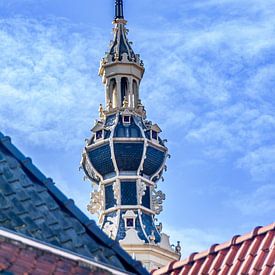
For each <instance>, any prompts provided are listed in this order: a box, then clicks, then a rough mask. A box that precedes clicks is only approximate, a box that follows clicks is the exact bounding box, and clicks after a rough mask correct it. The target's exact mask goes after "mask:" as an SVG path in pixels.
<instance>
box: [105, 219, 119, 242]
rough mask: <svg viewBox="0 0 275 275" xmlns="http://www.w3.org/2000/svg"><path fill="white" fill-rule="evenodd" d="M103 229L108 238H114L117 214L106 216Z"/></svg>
mask: <svg viewBox="0 0 275 275" xmlns="http://www.w3.org/2000/svg"><path fill="white" fill-rule="evenodd" d="M103 231H104V232H105V233H106V234H107V235H108V236H109V238H114V236H115V234H116V231H117V216H115V217H108V218H107V222H106V223H105V224H104V227H103Z"/></svg>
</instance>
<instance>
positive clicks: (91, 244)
mask: <svg viewBox="0 0 275 275" xmlns="http://www.w3.org/2000/svg"><path fill="white" fill-rule="evenodd" d="M0 226H1V227H4V228H7V229H10V230H13V231H16V232H20V233H22V234H24V235H26V236H30V237H32V238H35V239H38V240H41V241H43V242H47V243H50V244H52V245H56V246H59V247H62V248H65V249H68V250H71V251H73V252H75V253H79V254H81V255H84V256H87V257H90V258H92V259H94V260H96V261H99V262H102V263H106V264H109V265H113V266H115V267H117V268H121V269H124V270H127V271H129V272H134V273H138V274H146V273H147V272H146V270H145V269H144V268H143V267H142V265H141V263H140V262H137V261H135V260H133V259H132V258H131V257H130V256H129V255H128V254H127V253H126V252H125V251H124V250H123V249H122V248H121V247H120V246H119V244H118V243H117V242H116V241H113V240H111V239H109V238H108V237H107V236H106V235H105V234H104V233H103V232H102V231H101V230H100V229H99V228H98V227H97V225H96V223H95V222H94V221H93V220H90V219H88V218H87V216H85V215H84V214H83V213H82V212H81V211H80V210H79V209H78V208H77V207H76V206H75V204H74V202H73V200H71V199H68V198H67V197H66V196H65V195H64V194H63V193H62V192H61V191H60V190H59V189H58V188H57V187H56V186H55V184H54V183H53V181H52V180H51V179H49V178H46V177H45V176H44V175H43V174H42V173H41V172H40V171H39V170H38V169H37V168H36V167H35V166H34V165H33V164H32V161H31V159H30V158H26V157H25V156H24V155H23V154H22V153H21V152H20V151H19V150H18V149H17V148H16V147H15V146H14V145H13V144H12V143H11V140H10V138H9V137H5V136H4V135H3V134H2V133H1V132H0Z"/></svg>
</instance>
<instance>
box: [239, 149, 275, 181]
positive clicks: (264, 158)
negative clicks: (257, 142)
mask: <svg viewBox="0 0 275 275" xmlns="http://www.w3.org/2000/svg"><path fill="white" fill-rule="evenodd" d="M238 166H239V167H242V168H246V169H248V171H249V172H250V174H251V176H252V177H253V178H254V179H255V180H258V181H266V180H269V179H274V176H275V146H274V145H273V146H265V147H260V148H258V149H256V150H255V151H251V152H249V153H247V154H246V155H245V156H244V157H243V158H241V159H240V160H239V161H238Z"/></svg>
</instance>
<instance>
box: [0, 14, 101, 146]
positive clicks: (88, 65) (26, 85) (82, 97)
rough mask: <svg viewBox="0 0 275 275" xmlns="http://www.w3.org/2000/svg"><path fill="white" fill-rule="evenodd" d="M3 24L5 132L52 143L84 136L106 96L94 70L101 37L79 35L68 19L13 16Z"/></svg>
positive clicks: (0, 66)
mask: <svg viewBox="0 0 275 275" xmlns="http://www.w3.org/2000/svg"><path fill="white" fill-rule="evenodd" d="M0 25H1V31H0V40H1V44H0V59H1V63H0V95H1V100H0V124H1V130H5V131H6V132H8V133H11V134H14V133H17V134H19V136H25V137H26V141H29V142H32V143H37V144H39V143H43V144H44V145H45V146H49V147H52V146H54V147H59V148H68V147H69V146H70V145H72V144H74V143H75V142H79V141H80V140H83V133H84V131H87V130H88V129H89V125H91V124H92V121H93V117H95V116H96V112H97V108H98V107H97V106H98V104H99V102H100V100H102V99H103V98H104V95H103V94H102V93H103V87H101V86H100V80H99V79H98V81H97V80H95V79H94V76H93V75H92V73H91V71H96V70H97V65H98V60H99V58H95V57H96V56H97V55H99V53H98V52H99V50H98V49H97V48H96V47H93V45H98V46H100V45H101V43H102V40H101V37H100V36H99V35H94V36H92V35H91V33H82V34H80V33H77V30H75V29H74V26H72V25H70V24H69V23H68V22H66V21H64V20H57V21H53V22H51V21H48V22H38V21H36V20H27V19H24V18H13V19H2V20H1V21H0ZM56 25H58V27H57V26H56ZM82 31H83V30H82ZM94 33H96V32H95V31H94Z"/></svg>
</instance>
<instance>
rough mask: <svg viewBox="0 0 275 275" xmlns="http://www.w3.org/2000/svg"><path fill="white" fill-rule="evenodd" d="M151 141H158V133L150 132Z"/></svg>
mask: <svg viewBox="0 0 275 275" xmlns="http://www.w3.org/2000/svg"><path fill="white" fill-rule="evenodd" d="M152 139H155V140H158V133H157V132H156V131H154V130H152Z"/></svg>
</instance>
